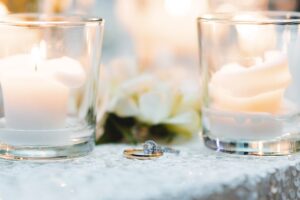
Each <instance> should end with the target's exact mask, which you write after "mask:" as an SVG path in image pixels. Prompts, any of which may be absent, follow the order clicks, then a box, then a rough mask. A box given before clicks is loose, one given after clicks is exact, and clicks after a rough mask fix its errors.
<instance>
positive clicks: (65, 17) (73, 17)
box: [0, 13, 104, 26]
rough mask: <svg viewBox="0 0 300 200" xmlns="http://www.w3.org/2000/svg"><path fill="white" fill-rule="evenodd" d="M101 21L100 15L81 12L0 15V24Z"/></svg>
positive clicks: (73, 24)
mask: <svg viewBox="0 0 300 200" xmlns="http://www.w3.org/2000/svg"><path fill="white" fill-rule="evenodd" d="M103 23H104V19H103V18H101V17H96V16H89V15H81V14H42V13H14V14H7V15H3V16H1V17H0V26H1V25H7V26H84V25H87V24H100V25H101V24H103Z"/></svg>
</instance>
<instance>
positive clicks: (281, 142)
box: [203, 132, 300, 156]
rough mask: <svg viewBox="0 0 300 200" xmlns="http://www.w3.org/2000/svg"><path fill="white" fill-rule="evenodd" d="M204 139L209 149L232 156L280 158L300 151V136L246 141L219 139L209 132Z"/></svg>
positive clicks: (204, 134) (205, 133) (204, 135)
mask: <svg viewBox="0 0 300 200" xmlns="http://www.w3.org/2000/svg"><path fill="white" fill-rule="evenodd" d="M203 139H204V144H205V146H207V147H208V148H210V149H213V150H215V151H218V152H225V153H231V154H241V155H257V156H280V155H290V154H293V153H296V152H299V151H300V137H299V134H293V135H289V136H285V137H279V138H276V139H274V140H261V141H251V140H249V141H245V140H230V139H223V138H218V137H215V136H213V135H211V134H210V133H209V132H204V133H203Z"/></svg>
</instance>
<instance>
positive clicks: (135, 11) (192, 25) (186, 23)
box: [0, 0, 300, 143]
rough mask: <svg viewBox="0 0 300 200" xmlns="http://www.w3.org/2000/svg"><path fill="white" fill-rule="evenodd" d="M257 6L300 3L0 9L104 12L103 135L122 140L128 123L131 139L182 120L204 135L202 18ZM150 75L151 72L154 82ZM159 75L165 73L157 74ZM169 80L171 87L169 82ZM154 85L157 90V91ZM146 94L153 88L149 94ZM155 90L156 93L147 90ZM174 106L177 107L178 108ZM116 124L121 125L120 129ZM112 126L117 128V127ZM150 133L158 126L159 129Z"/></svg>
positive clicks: (64, 4) (166, 1) (90, 1)
mask: <svg viewBox="0 0 300 200" xmlns="http://www.w3.org/2000/svg"><path fill="white" fill-rule="evenodd" d="M258 10H280V11H299V10H300V1H299V0H259V1H257V0H109V1H108V0H1V1H0V14H2V15H5V14H7V13H17V12H41V13H47V14H49V13H58V14H61V13H78V14H86V15H92V16H100V17H102V18H104V19H105V34H104V44H103V52H102V66H101V75H100V82H99V94H100V95H99V96H100V98H99V102H98V106H99V110H98V122H99V127H98V134H97V135H98V137H99V138H100V136H101V135H103V133H105V132H110V131H111V132H113V133H109V134H110V136H113V137H110V136H109V137H105V139H104V140H103V141H102V142H100V143H103V142H111V141H120V140H118V139H120V138H122V137H121V135H122V134H123V133H118V134H116V133H117V132H122V131H120V130H123V129H124V130H127V129H128V127H129V126H130V127H131V128H132V127H133V128H134V130H133V131H132V132H133V136H132V137H133V138H134V137H139V136H137V134H138V135H143V134H145V129H143V127H142V129H141V127H138V128H137V126H136V125H135V124H136V123H135V122H136V121H141V122H142V124H148V125H150V126H151V125H155V130H161V129H160V127H159V126H157V125H158V124H169V125H170V124H171V128H172V130H175V129H174V126H175V125H176V126H177V128H178V127H179V125H180V127H179V129H178V130H179V131H177V132H181V133H182V132H185V131H186V132H195V133H196V132H198V131H199V124H200V119H199V117H197V115H199V116H200V114H197V115H194V113H200V103H201V101H200V90H199V88H200V84H199V77H198V75H199V73H198V68H199V65H198V63H199V56H198V44H197V30H196V18H197V17H198V16H199V15H201V14H203V13H207V12H238V11H258ZM74 42H76V41H74ZM149 74H150V75H153V76H152V78H150V79H149ZM140 77H142V78H140ZM153 77H159V79H156V78H153ZM149 80H151V81H150V82H152V83H151V84H152V85H155V84H153V82H155V83H156V84H157V85H158V86H157V85H155V86H152V85H151V84H150V85H149ZM166 82H168V84H165V83H166ZM170 82H171V83H170ZM124 85H125V86H124ZM163 85H167V86H168V87H166V88H167V89H165V90H162V89H161V88H164V87H162V86H163ZM170 85H172V87H171V90H173V89H174V88H175V90H180V92H181V93H180V95H181V96H180V95H179V97H178V95H177V96H176V95H174V96H172V95H173V93H172V94H169V93H168V92H169V91H170V87H169V86H170ZM123 86H124V87H123ZM137 86H139V88H138V87H137ZM119 88H123V90H122V91H120V90H119ZM124 88H125V89H124ZM158 88H159V89H158ZM152 90H154V91H155V93H151V91H152ZM124 91H126V92H127V93H128V94H129V93H130V95H131V94H134V97H132V96H130V95H127V96H126V94H124ZM128 91H130V92H128ZM132 91H134V92H132ZM141 91H142V92H141ZM144 91H147V92H148V93H147V94H146V96H147V95H148V96H147V98H146V97H145V95H144V93H145V92H144ZM149 91H150V94H151V95H152V96H151V95H149ZM139 95H140V96H141V99H142V100H144V101H143V102H142V100H140V101H138V102H133V99H134V100H136V99H137V96H139ZM155 95H156V96H155ZM149 96H150V97H151V98H152V99H151V98H150V97H149ZM169 96H171V97H169ZM125 97H126V98H127V99H126V98H125ZM130 98H131V99H130ZM168 98H170V99H171V100H170V99H168ZM176 98H181V99H183V100H180V103H178V102H177V101H176V102H175V100H174V99H176ZM166 99H168V100H166ZM157 102H158V103H157ZM170 102H171V103H170ZM174 102H175V103H174ZM169 104H172V106H173V107H177V108H178V109H177V110H176V111H174V109H173V108H171V107H172V106H169ZM173 104H174V105H173ZM156 108H157V109H156ZM165 108H169V110H165ZM138 109H140V110H138ZM137 113H138V114H137ZM141 113H142V116H141ZM110 114H113V115H110ZM128 118H130V119H131V118H134V119H135V121H134V122H133V123H131V122H132V121H128ZM124 119H125V121H124ZM136 119H138V120H136ZM111 120H116V121H115V122H116V123H115V122H113V123H112V121H111ZM116 124H117V126H115V125H116ZM130 124H131V125H130ZM114 126H115V127H117V129H116V128H111V127H114ZM123 126H124V127H123ZM120 127H121V128H120ZM105 129H106V130H105ZM152 130H153V131H154V129H152ZM146 132H147V131H146ZM158 132H159V134H161V133H162V132H165V129H163V131H158ZM104 135H105V134H104ZM123 135H126V134H123ZM146 135H147V134H146ZM127 136H128V134H127ZM125 138H126V137H125ZM142 140H143V139H142Z"/></svg>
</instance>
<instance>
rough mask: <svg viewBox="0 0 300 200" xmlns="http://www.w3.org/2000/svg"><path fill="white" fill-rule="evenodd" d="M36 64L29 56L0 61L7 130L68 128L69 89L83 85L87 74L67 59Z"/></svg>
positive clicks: (18, 56)
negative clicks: (66, 122)
mask: <svg viewBox="0 0 300 200" xmlns="http://www.w3.org/2000/svg"><path fill="white" fill-rule="evenodd" d="M36 62H37V61H36V60H35V61H34V60H33V59H32V56H30V55H16V56H11V57H8V58H5V59H3V60H0V83H1V87H2V95H3V101H4V115H5V120H6V127H7V128H12V129H22V130H41V129H60V128H64V127H65V125H66V124H65V121H66V117H67V108H68V106H67V104H68V97H69V92H70V89H72V88H78V87H80V86H82V85H83V84H84V81H85V71H84V70H83V68H82V66H81V65H80V63H79V62H78V61H76V60H74V59H71V58H68V57H62V58H56V59H51V60H42V61H40V62H38V63H36Z"/></svg>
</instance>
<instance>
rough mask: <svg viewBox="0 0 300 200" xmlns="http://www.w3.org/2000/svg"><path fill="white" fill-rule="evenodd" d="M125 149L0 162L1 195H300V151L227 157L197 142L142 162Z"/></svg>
mask: <svg viewBox="0 0 300 200" xmlns="http://www.w3.org/2000/svg"><path fill="white" fill-rule="evenodd" d="M125 147H126V146H125V145H103V146H98V147H96V149H95V151H94V152H93V153H92V154H90V155H89V156H86V157H83V158H79V159H74V160H68V161H59V162H50V163H33V162H25V161H6V160H0V199H1V200H16V199H18V200H23V199H24V200H25V199H26V200H27V199H28V200H29V199H30V200H34V199H39V200H44V199H45V200H46V199H51V200H53V199H56V200H57V199H63V200H68V199H74V200H77V199H78V200H81V199H82V200H96V199H97V200H100V199H101V200H116V199H125V200H127V199H128V200H135V199H138V200H143V199H164V200H165V199H172V200H177V199H178V200H185V199H186V200H188V199H193V200H197V199H199V200H200V199H214V200H215V199H220V200H221V199H222V200H223V199H231V200H235V199H243V200H247V199H249V200H250V199H251V200H252V199H260V200H263V199H283V200H284V199H300V155H294V156H285V157H254V156H237V155H228V154H222V153H215V152H212V151H210V150H208V149H205V148H204V147H203V145H202V144H201V143H200V142H195V143H194V144H189V145H184V146H178V149H180V150H181V154H180V155H179V156H176V155H166V156H164V157H162V158H159V159H157V160H148V161H140V160H128V159H125V158H123V156H122V150H123V149H124V148H125Z"/></svg>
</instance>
